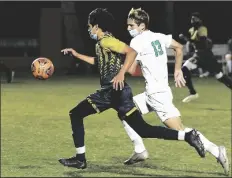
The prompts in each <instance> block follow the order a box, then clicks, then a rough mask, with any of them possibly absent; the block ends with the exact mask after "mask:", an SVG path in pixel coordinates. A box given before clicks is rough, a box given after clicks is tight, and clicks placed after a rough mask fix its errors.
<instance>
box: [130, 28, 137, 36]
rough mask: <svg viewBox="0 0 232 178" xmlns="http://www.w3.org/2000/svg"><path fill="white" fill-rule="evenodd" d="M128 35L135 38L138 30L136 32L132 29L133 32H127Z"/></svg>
mask: <svg viewBox="0 0 232 178" xmlns="http://www.w3.org/2000/svg"><path fill="white" fill-rule="evenodd" d="M129 33H130V35H131V36H132V37H136V36H137V35H138V34H139V32H138V30H136V29H134V30H129Z"/></svg>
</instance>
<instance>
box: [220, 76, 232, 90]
mask: <svg viewBox="0 0 232 178" xmlns="http://www.w3.org/2000/svg"><path fill="white" fill-rule="evenodd" d="M218 81H219V82H221V83H224V85H226V86H227V87H228V88H230V89H232V79H231V78H230V77H228V76H227V75H223V76H222V77H221V78H220V79H218Z"/></svg>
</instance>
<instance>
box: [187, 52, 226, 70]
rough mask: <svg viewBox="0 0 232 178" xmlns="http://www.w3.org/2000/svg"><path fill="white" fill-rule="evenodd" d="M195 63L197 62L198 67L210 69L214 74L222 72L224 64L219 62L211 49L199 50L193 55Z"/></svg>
mask: <svg viewBox="0 0 232 178" xmlns="http://www.w3.org/2000/svg"><path fill="white" fill-rule="evenodd" d="M190 60H192V62H193V63H195V64H197V66H198V67H200V68H202V69H204V70H207V71H209V72H210V73H212V74H217V73H219V72H221V69H222V65H221V64H220V63H218V62H217V59H216V57H215V56H214V54H213V52H212V51H211V50H206V51H199V52H197V53H194V55H193V57H192V58H190Z"/></svg>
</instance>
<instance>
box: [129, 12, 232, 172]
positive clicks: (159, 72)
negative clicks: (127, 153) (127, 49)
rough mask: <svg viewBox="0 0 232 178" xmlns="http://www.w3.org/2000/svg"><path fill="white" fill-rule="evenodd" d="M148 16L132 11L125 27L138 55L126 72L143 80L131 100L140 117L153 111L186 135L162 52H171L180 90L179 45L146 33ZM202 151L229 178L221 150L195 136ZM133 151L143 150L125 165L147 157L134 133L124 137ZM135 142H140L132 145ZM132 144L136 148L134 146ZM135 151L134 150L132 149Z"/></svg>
mask: <svg viewBox="0 0 232 178" xmlns="http://www.w3.org/2000/svg"><path fill="white" fill-rule="evenodd" d="M148 24H149V15H148V14H147V13H146V12H145V11H144V10H142V9H141V8H140V9H133V8H132V10H131V11H130V12H129V15H128V19H127V25H128V31H129V33H130V35H131V36H132V37H133V39H132V40H131V43H130V46H131V47H132V48H133V49H135V50H136V51H137V53H138V55H137V58H136V61H135V62H134V64H133V65H132V66H131V68H130V69H129V71H128V72H129V73H130V74H132V75H134V74H135V71H137V74H138V71H139V70H141V73H142V75H143V77H144V78H145V83H146V90H145V92H144V93H141V94H138V95H136V96H134V98H133V99H134V102H135V103H136V105H137V107H138V109H139V110H140V112H141V113H142V114H147V113H148V112H150V111H154V112H155V113H156V114H157V115H158V117H159V118H160V120H161V121H162V122H163V123H164V125H165V126H167V127H169V128H172V129H176V130H184V131H189V130H191V128H186V127H184V126H183V124H182V122H181V114H180V112H179V110H178V109H177V108H176V107H175V106H174V104H173V102H172V100H173V96H172V91H171V89H170V87H169V84H168V69H167V60H168V58H167V53H166V48H171V49H174V52H175V58H176V62H175V72H174V78H175V85H176V87H182V86H184V85H185V80H184V77H183V73H182V70H181V66H182V60H183V51H182V45H181V44H179V43H178V42H176V41H175V40H174V39H172V35H165V34H162V33H154V32H152V31H150V30H148ZM198 134H199V136H200V138H201V140H202V142H203V144H204V147H205V150H206V151H208V152H210V153H211V154H212V155H213V156H214V157H215V158H216V159H217V161H218V162H219V163H220V164H221V165H222V167H223V168H224V171H225V174H227V175H228V174H229V161H228V158H227V155H226V149H225V147H224V146H217V145H215V144H214V143H212V142H210V141H209V140H208V139H207V138H205V137H204V136H203V135H202V134H201V133H200V132H198ZM128 135H129V136H130V135H131V136H130V137H131V140H132V141H133V143H134V146H135V147H138V145H139V144H140V146H141V148H144V149H143V150H140V152H139V153H138V152H136V151H135V153H134V154H133V155H132V156H131V157H130V158H129V159H128V160H127V161H125V164H133V163H135V162H137V161H136V160H145V159H146V158H147V157H148V154H147V151H146V148H145V146H144V145H143V142H142V141H141V138H140V137H139V136H138V135H137V134H136V133H135V132H133V134H132V133H130V134H129V133H128ZM136 139H137V140H140V141H138V142H136ZM135 143H136V144H135ZM135 150H136V149H135Z"/></svg>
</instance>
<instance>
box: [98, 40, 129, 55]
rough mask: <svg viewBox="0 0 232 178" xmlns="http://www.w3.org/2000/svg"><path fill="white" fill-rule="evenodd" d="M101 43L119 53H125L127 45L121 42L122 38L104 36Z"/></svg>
mask: <svg viewBox="0 0 232 178" xmlns="http://www.w3.org/2000/svg"><path fill="white" fill-rule="evenodd" d="M100 44H101V46H102V47H103V48H107V49H109V50H111V51H114V52H117V53H123V51H124V48H125V46H126V44H125V43H123V42H121V41H120V40H118V39H116V38H114V37H108V38H103V39H102V40H101V42H100Z"/></svg>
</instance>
